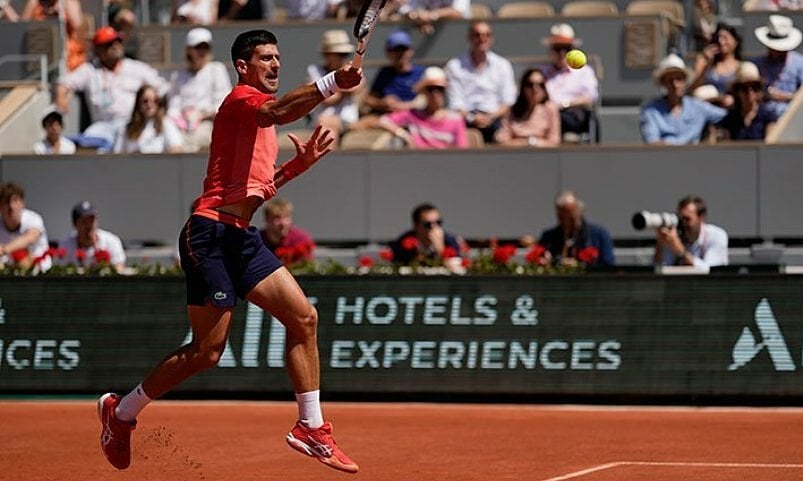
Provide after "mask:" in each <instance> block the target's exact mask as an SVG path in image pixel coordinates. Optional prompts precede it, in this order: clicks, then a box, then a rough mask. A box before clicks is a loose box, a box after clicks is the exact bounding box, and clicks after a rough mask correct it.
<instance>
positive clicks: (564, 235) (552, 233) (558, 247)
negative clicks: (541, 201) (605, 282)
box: [538, 190, 616, 267]
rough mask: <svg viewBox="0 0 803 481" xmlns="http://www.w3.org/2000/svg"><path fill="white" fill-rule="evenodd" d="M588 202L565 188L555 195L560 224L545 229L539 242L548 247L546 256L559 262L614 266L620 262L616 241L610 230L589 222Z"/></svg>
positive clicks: (560, 263)
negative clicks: (614, 244) (614, 249)
mask: <svg viewBox="0 0 803 481" xmlns="http://www.w3.org/2000/svg"><path fill="white" fill-rule="evenodd" d="M584 211H585V204H584V203H583V201H582V200H580V198H579V197H577V194H575V193H574V192H572V191H570V190H565V191H563V192H561V193H560V194H558V196H557V197H556V198H555V215H556V217H557V219H558V225H557V226H555V227H553V228H551V229H548V230H545V231H544V232H543V233H542V234H541V238H540V239H539V240H538V243H539V244H540V245H542V246H543V247H544V248H546V254H545V255H546V256H547V257H548V258H549V260H550V261H551V262H552V263H553V264H555V265H577V264H578V263H583V264H586V265H588V266H595V267H599V266H607V267H611V266H613V265H614V264H615V263H616V259H615V257H614V254H613V241H612V240H611V235H610V234H609V233H608V231H607V230H606V229H605V228H604V227H602V226H600V225H597V224H592V223H591V222H588V221H587V220H586V219H585V217H583V213H584Z"/></svg>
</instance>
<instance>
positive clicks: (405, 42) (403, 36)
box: [385, 30, 413, 50]
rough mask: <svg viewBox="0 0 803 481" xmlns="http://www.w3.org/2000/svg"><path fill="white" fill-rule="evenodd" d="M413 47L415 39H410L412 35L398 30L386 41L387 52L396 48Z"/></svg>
mask: <svg viewBox="0 0 803 481" xmlns="http://www.w3.org/2000/svg"><path fill="white" fill-rule="evenodd" d="M412 46H413V39H412V38H410V34H409V33H407V32H405V31H404V30H397V31H395V32H393V33H391V34H390V35H388V39H387V41H385V50H393V49H394V48H396V47H406V48H410V47H412Z"/></svg>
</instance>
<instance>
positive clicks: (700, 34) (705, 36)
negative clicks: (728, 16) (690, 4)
mask: <svg viewBox="0 0 803 481" xmlns="http://www.w3.org/2000/svg"><path fill="white" fill-rule="evenodd" d="M717 25H718V24H717V12H716V9H715V7H714V2H713V0H695V1H694V11H693V13H692V36H693V38H694V51H695V52H702V51H703V49H704V48H705V47H706V46H708V45H709V44H710V43H712V42H713V41H715V35H714V32H715V31H716V29H717Z"/></svg>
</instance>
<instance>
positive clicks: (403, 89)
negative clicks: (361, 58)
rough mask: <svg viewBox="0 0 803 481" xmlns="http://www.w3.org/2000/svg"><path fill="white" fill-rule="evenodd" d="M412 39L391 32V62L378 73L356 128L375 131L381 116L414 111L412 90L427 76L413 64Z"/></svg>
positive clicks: (388, 46)
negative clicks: (364, 113) (412, 109)
mask: <svg viewBox="0 0 803 481" xmlns="http://www.w3.org/2000/svg"><path fill="white" fill-rule="evenodd" d="M413 55H415V51H414V50H413V39H412V38H411V37H410V34H408V33H407V32H404V31H402V30H398V31H395V32H392V33H391V34H390V35H388V38H387V41H386V42H385V56H386V57H387V59H388V60H389V61H390V65H386V66H384V67H382V68H380V69H379V71H378V72H377V74H376V77H374V81H373V83H372V84H371V88H370V89H369V91H368V94H367V95H366V96H365V98H364V99H363V103H364V109H363V110H367V115H365V116H364V117H363V118H361V119H360V122H358V124H357V125H355V127H354V128H360V129H362V128H369V127H375V126H376V124H377V121H378V119H379V117H378V116H379V115H382V114H386V113H389V112H399V111H402V110H410V109H411V108H413V106H414V104H413V101H414V100H415V98H416V96H417V93H416V92H415V90H414V89H413V86H414V85H415V84H416V82H418V81H419V80H420V79H421V76H422V75H423V74H424V67H423V66H422V65H417V64H415V63H413Z"/></svg>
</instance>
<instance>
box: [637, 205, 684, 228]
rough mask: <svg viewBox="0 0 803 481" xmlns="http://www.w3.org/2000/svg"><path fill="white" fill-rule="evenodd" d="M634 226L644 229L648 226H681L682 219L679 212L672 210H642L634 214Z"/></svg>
mask: <svg viewBox="0 0 803 481" xmlns="http://www.w3.org/2000/svg"><path fill="white" fill-rule="evenodd" d="M631 222H632V223H633V228H634V229H636V230H644V229H647V228H650V229H658V228H661V227H670V228H671V227H679V225H680V219H679V218H678V216H677V214H673V213H672V212H650V211H647V210H642V211H641V212H636V213H635V214H633V219H632V221H631Z"/></svg>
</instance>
